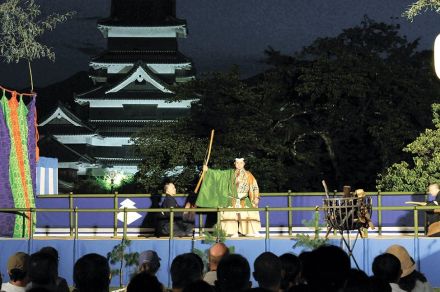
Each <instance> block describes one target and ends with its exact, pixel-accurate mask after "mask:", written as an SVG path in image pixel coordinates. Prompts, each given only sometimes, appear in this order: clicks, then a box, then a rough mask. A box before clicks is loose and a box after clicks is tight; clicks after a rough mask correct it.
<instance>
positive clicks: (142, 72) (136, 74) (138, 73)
mask: <svg viewBox="0 0 440 292" xmlns="http://www.w3.org/2000/svg"><path fill="white" fill-rule="evenodd" d="M144 80H145V81H147V82H148V83H150V84H152V85H153V86H154V87H156V88H157V89H159V90H160V91H162V92H165V93H173V92H172V91H171V90H170V89H169V85H168V84H167V83H165V82H164V81H162V80H161V79H160V78H159V77H158V76H157V75H156V74H155V73H154V72H153V71H151V70H150V68H148V67H147V66H145V65H143V64H142V63H141V62H139V63H137V64H136V65H135V66H133V68H132V69H131V70H130V71H129V72H128V73H127V77H126V78H125V79H123V80H122V81H121V82H119V83H118V84H116V85H115V86H113V87H111V88H110V89H109V90H107V91H106V92H105V93H106V94H107V93H114V92H118V91H119V90H121V89H123V88H124V87H126V86H127V85H128V84H130V83H132V82H135V81H138V82H142V81H144Z"/></svg>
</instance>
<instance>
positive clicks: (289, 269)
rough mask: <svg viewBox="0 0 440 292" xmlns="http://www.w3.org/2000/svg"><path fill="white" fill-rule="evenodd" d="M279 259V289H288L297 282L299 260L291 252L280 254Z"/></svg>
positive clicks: (299, 270) (299, 268) (299, 266)
mask: <svg viewBox="0 0 440 292" xmlns="http://www.w3.org/2000/svg"><path fill="white" fill-rule="evenodd" d="M280 260H281V289H284V290H286V289H288V288H289V287H292V286H294V285H297V284H298V283H299V276H300V273H301V262H300V260H299V258H298V257H297V256H296V255H294V254H292V253H285V254H283V255H281V256H280Z"/></svg>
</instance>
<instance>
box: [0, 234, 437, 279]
mask: <svg viewBox="0 0 440 292" xmlns="http://www.w3.org/2000/svg"><path fill="white" fill-rule="evenodd" d="M128 239H130V240H131V245H130V246H129V247H128V249H127V252H142V251H144V250H148V249H152V250H155V251H156V252H157V253H158V254H159V256H160V257H161V259H162V260H161V268H160V270H159V272H158V278H159V280H160V281H161V282H162V283H164V284H165V285H168V286H169V285H170V284H171V280H170V278H169V272H168V271H169V267H170V265H171V262H172V260H173V259H174V257H175V256H176V255H179V254H181V253H186V252H191V251H192V250H193V249H198V250H200V251H203V252H205V251H206V250H207V249H208V248H209V246H210V244H209V243H206V242H204V240H203V239H204V238H202V237H195V238H189V237H188V238H175V239H169V238H157V237H148V238H147V237H137V236H136V237H129V238H128ZM354 239H355V235H354V234H353V235H352V236H351V237H350V244H351V245H353V243H354ZM121 240H122V237H116V238H115V237H111V236H108V237H103V236H99V237H96V236H81V237H80V238H79V239H76V240H75V239H74V238H70V237H65V236H63V237H53V236H50V237H43V236H38V237H35V238H33V239H30V240H29V239H12V238H0V249H1V254H0V271H1V272H2V274H3V275H7V273H6V263H7V260H8V257H9V255H11V254H13V253H15V252H17V251H24V252H28V253H33V252H36V251H38V250H39V249H40V248H42V247H43V246H48V245H50V246H53V247H55V248H56V249H58V251H59V254H60V266H59V273H60V275H61V276H62V277H65V278H66V279H67V281H68V282H69V284H70V285H72V272H73V264H74V263H75V261H76V260H77V259H78V258H80V257H81V256H82V255H84V254H87V253H91V252H95V253H99V254H101V255H103V256H106V255H107V253H108V252H110V251H111V250H112V249H113V247H114V246H115V245H117V244H119V243H120V242H121ZM225 243H226V245H228V246H231V247H234V252H235V253H239V254H242V255H243V256H245V257H246V258H247V259H248V261H249V263H250V265H251V267H252V265H253V262H254V260H255V258H256V257H257V256H258V255H259V254H261V253H262V252H264V251H271V252H273V253H275V254H277V255H281V254H283V253H286V252H293V253H296V254H299V253H300V252H302V251H303V250H304V248H303V247H294V245H295V243H296V241H295V237H287V236H278V237H277V236H272V235H271V238H270V239H265V238H264V237H263V238H252V237H240V238H237V239H235V238H234V239H233V240H231V239H227V240H226V242H225ZM329 243H330V244H335V245H338V246H340V245H341V237H340V236H334V235H331V236H330V237H329ZM392 244H400V245H402V246H404V247H405V248H406V249H407V250H408V252H409V253H410V255H411V256H412V257H413V258H414V260H415V261H416V263H417V266H418V269H419V271H421V272H422V273H424V274H425V276H426V277H427V278H428V280H429V281H430V282H431V284H432V285H433V286H434V287H440V277H439V276H440V270H439V269H438V263H439V262H440V238H430V237H425V236H420V237H418V238H416V237H414V236H410V235H403V236H390V235H384V236H378V235H374V236H369V237H368V238H365V239H361V238H358V240H357V241H356V244H355V245H354V248H353V256H354V258H355V260H356V262H357V263H358V265H359V267H360V268H361V269H362V270H364V271H365V272H366V273H367V274H369V275H371V273H372V272H371V264H372V262H373V259H374V257H376V256H377V255H379V254H381V253H383V252H384V251H385V250H386V249H387V247H388V246H390V245H392ZM342 246H343V248H344V249H345V250H347V247H346V246H345V245H343V244H342ZM352 266H353V267H355V264H354V261H353V260H352ZM129 274H130V270H125V271H124V276H123V281H124V283H125V284H126V283H127V282H128V279H129ZM111 285H112V286H118V285H119V278H118V277H114V278H113V279H112V283H111Z"/></svg>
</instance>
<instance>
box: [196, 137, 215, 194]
mask: <svg viewBox="0 0 440 292" xmlns="http://www.w3.org/2000/svg"><path fill="white" fill-rule="evenodd" d="M213 141H214V129H212V130H211V139H210V140H209V146H208V154H207V155H206V159H205V160H204V161H203V165H208V162H209V157H210V156H211V148H212V142H213ZM204 176H205V171H204V170H203V171H202V174H201V175H200V178H199V182H198V183H197V185H196V188H195V189H194V193H196V194H197V193H198V192H199V188H200V185H201V184H202V180H203V177H204Z"/></svg>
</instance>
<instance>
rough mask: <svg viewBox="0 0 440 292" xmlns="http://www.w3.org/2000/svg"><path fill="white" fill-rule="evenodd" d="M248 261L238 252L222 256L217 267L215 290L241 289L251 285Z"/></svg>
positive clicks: (225, 291) (224, 291) (229, 290)
mask: <svg viewBox="0 0 440 292" xmlns="http://www.w3.org/2000/svg"><path fill="white" fill-rule="evenodd" d="M250 277H251V268H250V266H249V262H248V261H247V259H245V258H244V257H243V256H241V255H239V254H229V255H226V256H224V257H223V258H222V259H221V260H220V263H219V264H218V267H217V281H216V282H215V286H216V288H217V291H220V292H232V291H241V290H245V289H247V288H250V287H251V282H250V281H249V280H250Z"/></svg>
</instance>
